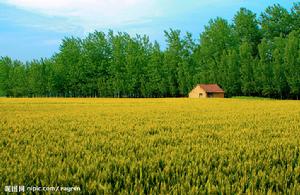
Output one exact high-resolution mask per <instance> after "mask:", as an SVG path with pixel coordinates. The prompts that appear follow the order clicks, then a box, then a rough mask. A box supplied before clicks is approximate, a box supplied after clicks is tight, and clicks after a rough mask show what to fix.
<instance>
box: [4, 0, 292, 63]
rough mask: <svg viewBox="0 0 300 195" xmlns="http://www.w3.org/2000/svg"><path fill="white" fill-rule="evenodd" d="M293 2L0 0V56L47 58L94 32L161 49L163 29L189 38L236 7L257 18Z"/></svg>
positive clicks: (23, 58) (247, 0) (284, 0)
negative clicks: (140, 38)
mask: <svg viewBox="0 0 300 195" xmlns="http://www.w3.org/2000/svg"><path fill="white" fill-rule="evenodd" d="M293 2H296V1H295V0H293V1H292V0H275V1H271V0H263V1H261V0H209V1H207V0H185V1H183V0H51V1H49V0H0V56H6V55H7V56H10V57H12V58H13V59H19V60H22V61H26V60H32V59H39V58H42V57H51V56H52V55H53V54H54V53H55V52H57V51H58V49H59V45H60V41H61V39H62V38H64V37H66V36H78V37H84V36H86V35H87V34H88V33H89V32H93V31H95V30H98V31H105V32H106V31H107V30H108V29H112V30H114V31H125V32H128V33H130V34H132V35H135V34H147V35H149V36H150V39H151V40H157V41H159V42H160V43H161V45H163V46H164V39H165V38H164V33H163V31H164V30H167V29H169V28H174V29H179V30H181V31H182V32H186V31H189V32H191V33H193V35H194V37H195V39H197V38H198V37H199V34H200V33H201V32H202V31H203V29H204V25H206V24H207V23H208V21H209V19H212V18H216V17H218V16H219V17H223V18H225V19H228V20H229V21H231V20H232V18H233V16H234V14H235V13H236V12H237V11H238V10H239V8H240V7H245V8H247V9H250V10H252V11H253V12H255V13H257V14H260V13H261V12H262V11H263V10H264V9H265V8H266V7H268V6H269V5H273V4H275V3H279V4H280V5H282V6H284V7H286V8H288V9H290V8H291V7H292V5H293Z"/></svg>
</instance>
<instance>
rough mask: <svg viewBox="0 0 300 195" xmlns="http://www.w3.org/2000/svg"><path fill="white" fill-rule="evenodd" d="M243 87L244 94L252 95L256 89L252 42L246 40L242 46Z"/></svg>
mask: <svg viewBox="0 0 300 195" xmlns="http://www.w3.org/2000/svg"><path fill="white" fill-rule="evenodd" d="M239 53H240V63H241V88H242V92H243V94H244V95H252V94H253V92H254V91H255V86H254V85H255V83H254V70H253V69H254V68H253V61H254V59H253V57H252V47H251V44H249V43H247V42H245V43H242V44H241V46H240V52H239Z"/></svg>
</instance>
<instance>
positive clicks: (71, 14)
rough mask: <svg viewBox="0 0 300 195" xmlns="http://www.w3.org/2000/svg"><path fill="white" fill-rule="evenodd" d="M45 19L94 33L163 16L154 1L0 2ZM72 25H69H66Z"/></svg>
mask: <svg viewBox="0 0 300 195" xmlns="http://www.w3.org/2000/svg"><path fill="white" fill-rule="evenodd" d="M0 2H2V3H6V4H8V5H12V6H15V7H17V8H19V9H23V10H27V11H30V12H34V13H39V14H42V15H45V16H50V17H52V16H54V17H62V18H65V19H66V21H67V22H66V23H72V25H74V24H76V25H78V26H80V27H82V28H83V29H84V31H86V32H87V31H90V30H92V29H95V28H113V27H116V26H118V27H120V26H123V25H129V24H139V23H145V22H149V20H150V19H151V18H152V17H157V16H159V15H161V13H162V10H160V9H159V7H160V6H159V4H158V1H157V0H155V1H150V0H0ZM66 25H68V24H66Z"/></svg>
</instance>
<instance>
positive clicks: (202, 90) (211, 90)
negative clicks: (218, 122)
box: [189, 84, 225, 98]
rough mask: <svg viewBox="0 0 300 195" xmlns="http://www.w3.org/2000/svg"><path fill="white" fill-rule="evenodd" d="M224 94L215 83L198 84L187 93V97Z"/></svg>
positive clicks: (214, 96)
mask: <svg viewBox="0 0 300 195" xmlns="http://www.w3.org/2000/svg"><path fill="white" fill-rule="evenodd" d="M224 94H225V92H224V90H223V89H221V87H220V86H219V85H217V84H198V85H196V87H194V89H193V90H192V91H191V92H190V93H189V98H224Z"/></svg>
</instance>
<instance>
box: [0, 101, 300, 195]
mask: <svg viewBox="0 0 300 195" xmlns="http://www.w3.org/2000/svg"><path fill="white" fill-rule="evenodd" d="M299 148H300V102H298V101H275V100H238V99H203V100H200V99H185V98H183V99H6V98H2V99H0V159H1V161H0V183H1V186H0V187H1V188H2V189H4V186H7V185H24V186H79V187H80V188H81V192H90V193H92V192H95V193H96V192H98V193H104V194H107V193H125V194H127V193H138V194H149V193H161V194H166V193H174V194H181V193H190V194H197V193H217V192H223V193H253V192H260V193H268V192H279V193H291V194H293V193H300V150H299ZM2 189H1V190H2Z"/></svg>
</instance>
